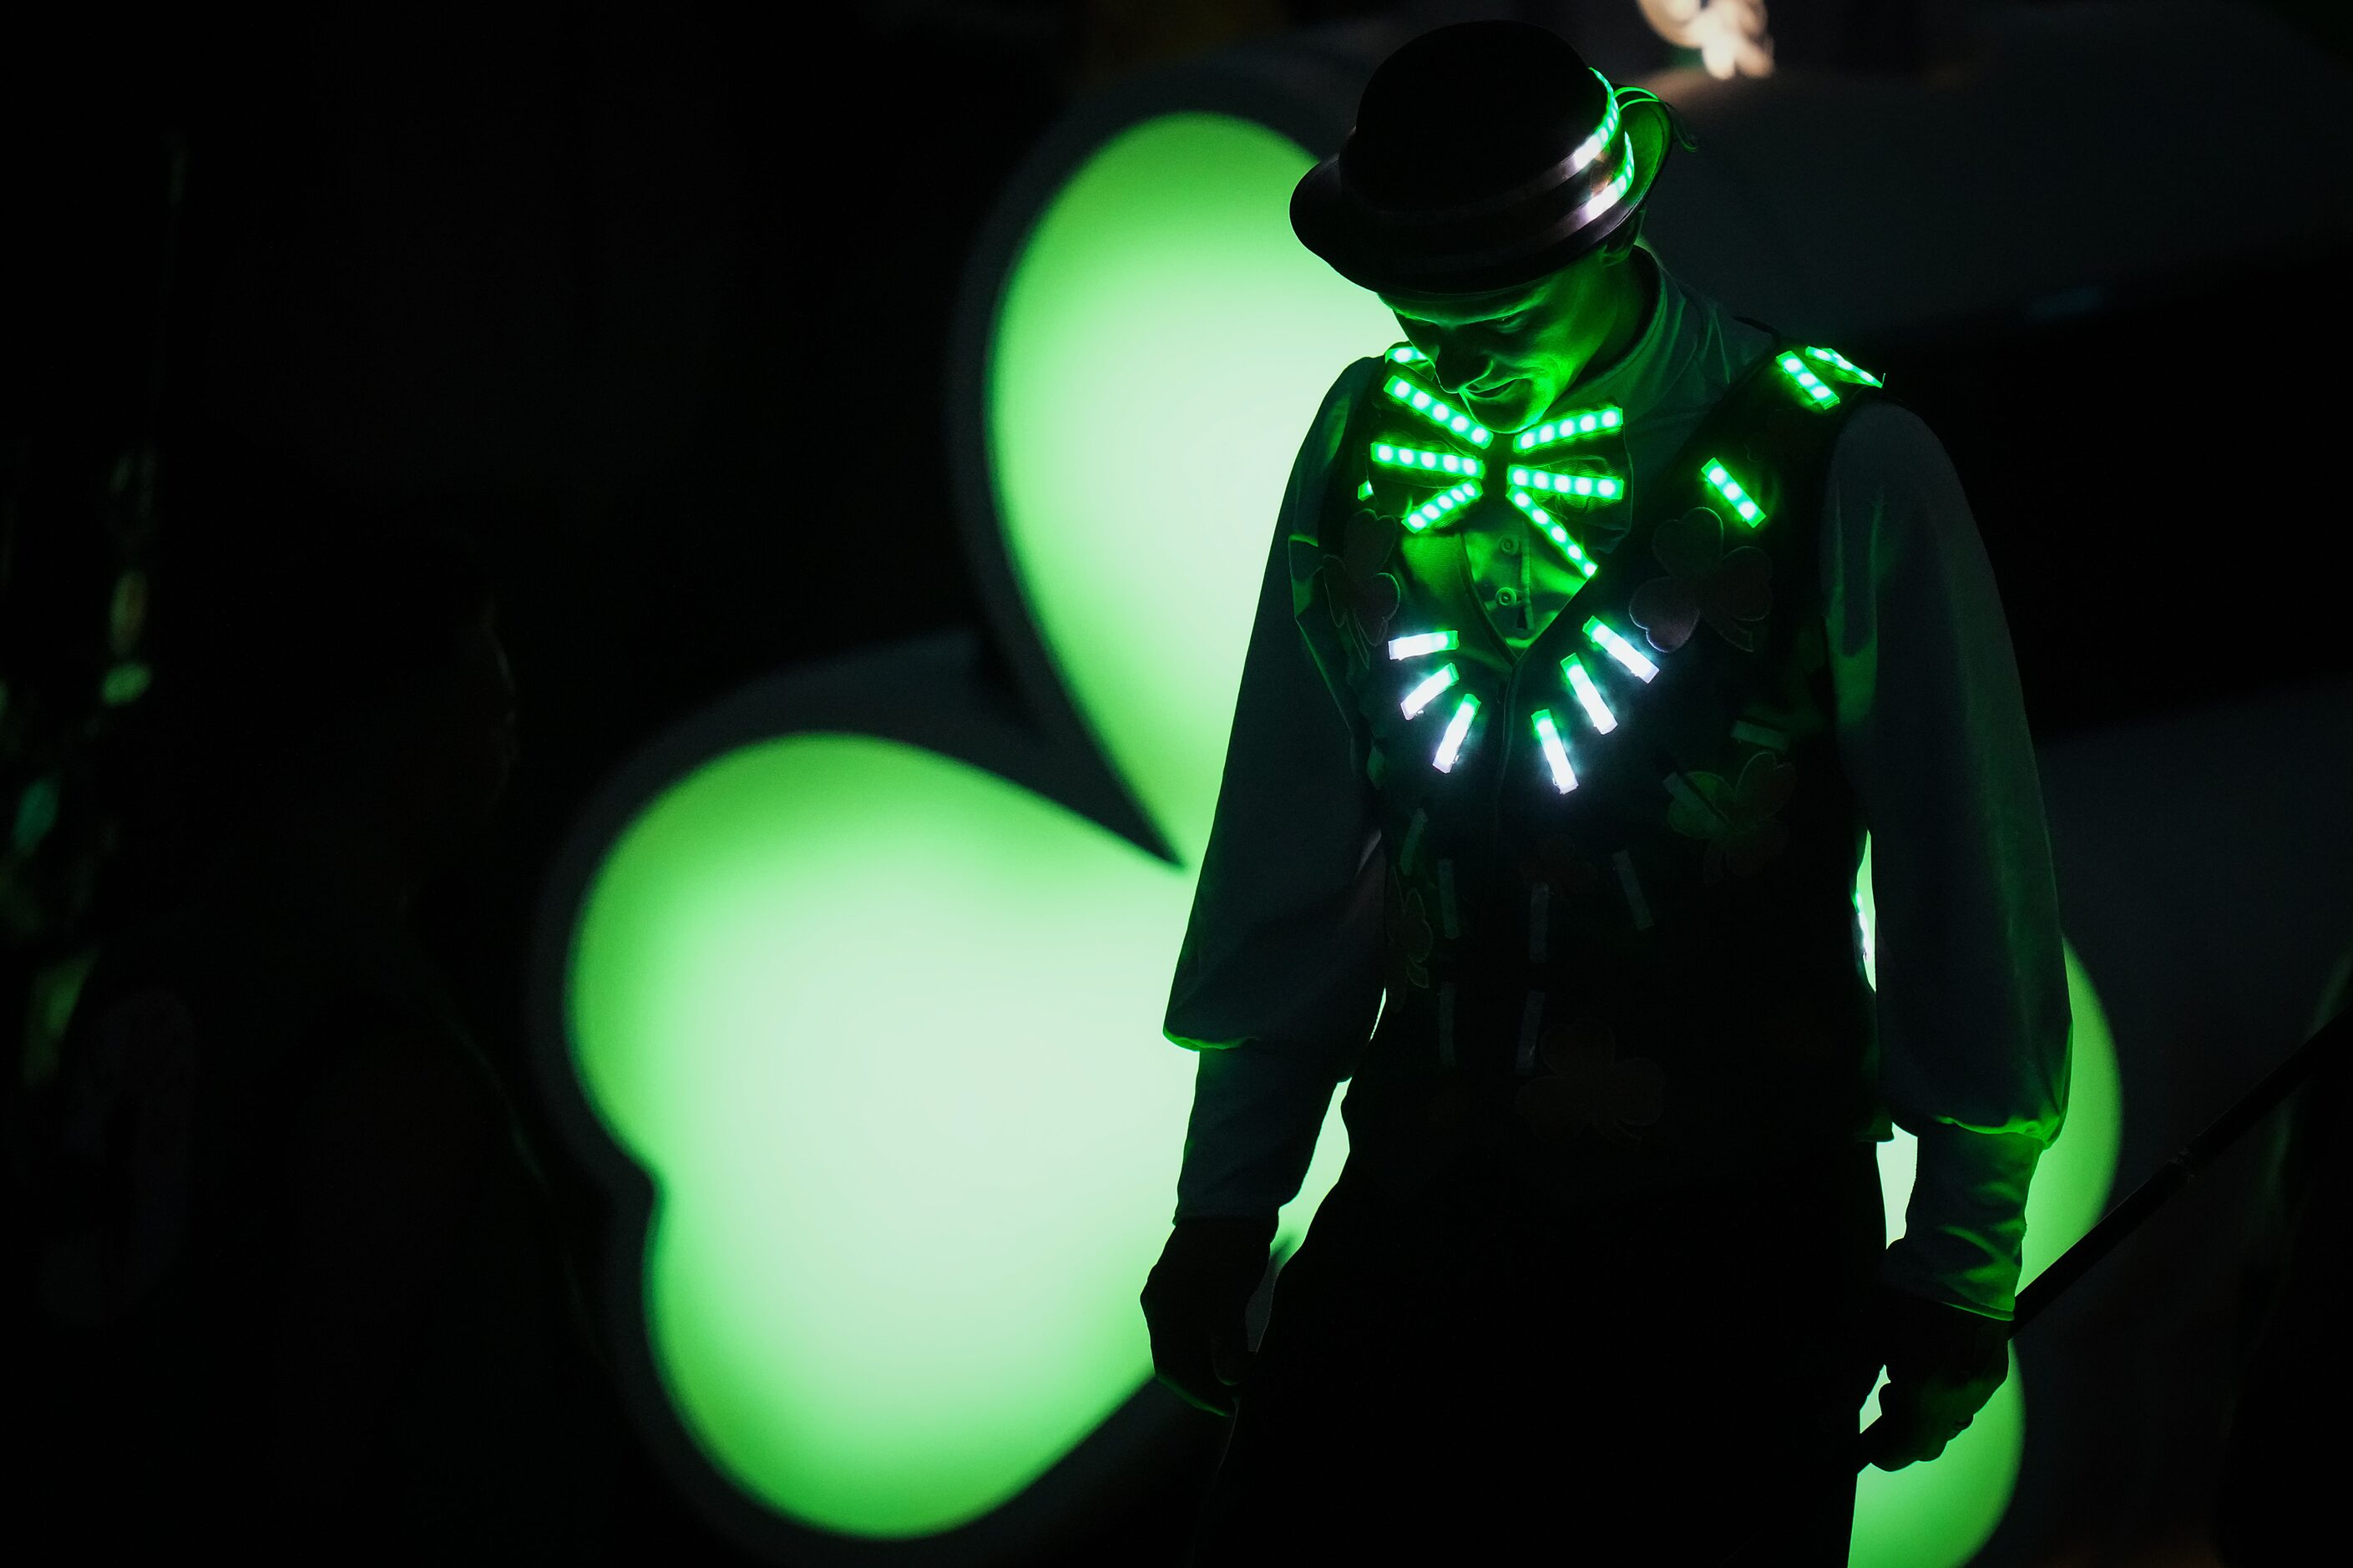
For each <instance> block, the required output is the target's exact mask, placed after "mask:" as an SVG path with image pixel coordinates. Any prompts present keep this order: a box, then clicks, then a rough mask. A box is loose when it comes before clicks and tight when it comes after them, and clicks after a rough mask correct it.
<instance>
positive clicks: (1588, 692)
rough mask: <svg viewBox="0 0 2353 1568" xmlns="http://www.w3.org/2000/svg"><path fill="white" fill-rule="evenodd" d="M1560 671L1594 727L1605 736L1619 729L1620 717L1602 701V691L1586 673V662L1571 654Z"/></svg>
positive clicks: (1562, 664) (1562, 663) (1564, 660)
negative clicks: (1566, 678)
mask: <svg viewBox="0 0 2353 1568" xmlns="http://www.w3.org/2000/svg"><path fill="white" fill-rule="evenodd" d="M1560 670H1561V673H1562V674H1563V675H1566V676H1567V677H1568V689H1570V690H1571V691H1574V692H1576V693H1577V702H1578V704H1579V705H1580V706H1581V707H1583V708H1584V710H1585V716H1586V717H1587V718H1588V719H1590V720H1591V721H1593V727H1594V728H1595V729H1596V730H1598V731H1600V732H1601V733H1602V734H1605V735H1607V734H1608V733H1609V731H1612V730H1615V729H1616V728H1618V716H1617V715H1616V714H1614V713H1612V712H1610V711H1609V704H1608V703H1607V702H1604V701H1602V700H1601V689H1600V688H1599V687H1598V686H1596V685H1594V684H1593V677H1591V676H1590V675H1588V674H1587V673H1586V672H1585V661H1584V660H1583V659H1581V658H1577V655H1575V654H1570V655H1569V656H1568V657H1567V658H1565V659H1562V660H1561V661H1560Z"/></svg>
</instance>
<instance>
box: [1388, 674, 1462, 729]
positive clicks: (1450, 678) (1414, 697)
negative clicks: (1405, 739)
mask: <svg viewBox="0 0 2353 1568" xmlns="http://www.w3.org/2000/svg"><path fill="white" fill-rule="evenodd" d="M1457 679H1460V678H1459V677H1458V676H1456V674H1455V673H1454V667H1453V666H1452V665H1451V664H1450V665H1448V666H1447V667H1446V668H1444V669H1441V670H1440V671H1439V672H1438V673H1437V674H1436V675H1433V676H1431V677H1430V679H1428V680H1425V681H1423V682H1422V683H1421V684H1420V685H1419V686H1417V687H1415V688H1414V689H1412V690H1411V691H1409V692H1407V693H1406V694H1405V701H1404V702H1402V703H1401V704H1399V706H1400V707H1402V708H1403V709H1404V710H1405V716H1406V717H1407V718H1409V719H1419V718H1420V717H1421V710H1423V709H1425V708H1427V707H1429V706H1430V704H1431V703H1432V702H1435V701H1436V700H1438V694H1439V693H1440V692H1441V691H1443V690H1445V689H1447V688H1448V687H1450V686H1451V685H1453V684H1454V682H1455V681H1456V680H1457Z"/></svg>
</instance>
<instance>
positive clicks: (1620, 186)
mask: <svg viewBox="0 0 2353 1568" xmlns="http://www.w3.org/2000/svg"><path fill="white" fill-rule="evenodd" d="M1610 108H1611V109H1612V110H1613V111H1614V110H1616V108H1617V104H1616V102H1615V101H1614V100H1613V101H1612V102H1611V104H1610ZM1623 140H1624V141H1625V143H1626V161H1625V163H1623V164H1622V165H1621V166H1620V168H1619V170H1618V172H1617V173H1616V174H1612V175H1610V176H1609V184H1606V185H1604V186H1602V187H1601V188H1600V189H1599V190H1598V191H1596V192H1594V193H1593V195H1590V196H1588V197H1587V198H1586V200H1585V203H1584V205H1581V206H1579V207H1578V208H1577V212H1576V215H1575V216H1574V217H1572V218H1571V220H1570V227H1571V228H1572V229H1577V228H1582V227H1584V226H1586V225H1587V224H1588V223H1591V222H1592V221H1593V220H1594V219H1595V218H1597V217H1599V216H1601V215H1602V214H1603V213H1605V212H1607V211H1609V208H1611V207H1612V206H1615V205H1617V204H1618V202H1619V200H1620V198H1621V197H1623V196H1624V195H1625V194H1626V191H1627V188H1628V187H1629V186H1630V185H1632V184H1633V183H1634V138H1633V135H1632V133H1631V132H1629V133H1627V134H1626V136H1625V137H1624V138H1623Z"/></svg>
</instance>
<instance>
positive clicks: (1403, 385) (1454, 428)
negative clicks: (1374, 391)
mask: <svg viewBox="0 0 2353 1568" xmlns="http://www.w3.org/2000/svg"><path fill="white" fill-rule="evenodd" d="M1381 390H1382V391H1384V392H1386V393H1388V395H1389V397H1390V398H1391V400H1392V401H1394V402H1397V403H1399V404H1402V405H1404V406H1406V407H1408V408H1410V409H1412V410H1413V411H1414V412H1415V413H1416V414H1419V416H1422V417H1423V418H1424V419H1427V420H1429V421H1430V423H1431V424H1432V425H1435V426H1438V427H1439V428H1440V429H1441V430H1444V431H1447V432H1449V433H1450V434H1451V435H1456V436H1460V437H1463V438H1464V439H1466V440H1468V441H1469V442H1470V443H1471V444H1472V446H1474V447H1484V446H1486V445H1487V443H1488V442H1490V441H1493V439H1494V438H1495V433H1494V432H1493V430H1490V429H1488V428H1487V427H1486V426H1484V425H1482V424H1480V423H1479V422H1478V421H1477V420H1475V419H1473V418H1472V417H1471V416H1469V415H1468V414H1464V413H1461V412H1460V411H1458V410H1456V409H1455V408H1453V407H1451V405H1448V403H1447V402H1446V400H1445V399H1444V398H1442V397H1433V396H1431V395H1430V394H1429V393H1427V392H1425V391H1423V390H1422V389H1421V388H1420V387H1419V386H1416V385H1415V384H1413V383H1411V382H1409V381H1408V380H1407V379H1406V378H1405V377H1403V376H1401V375H1393V376H1391V377H1389V379H1388V385H1387V386H1385V387H1383V388H1382V389H1381Z"/></svg>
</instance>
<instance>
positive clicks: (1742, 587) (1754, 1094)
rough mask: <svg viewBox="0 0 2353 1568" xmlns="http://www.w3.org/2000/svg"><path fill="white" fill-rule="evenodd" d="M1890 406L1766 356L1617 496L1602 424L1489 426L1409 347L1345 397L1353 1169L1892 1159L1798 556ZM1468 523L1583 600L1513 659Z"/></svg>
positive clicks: (1341, 534)
mask: <svg viewBox="0 0 2353 1568" xmlns="http://www.w3.org/2000/svg"><path fill="white" fill-rule="evenodd" d="M1776 336H1777V338H1778V334H1776ZM1792 366H1794V368H1791V367H1792ZM1878 396H1883V393H1882V392H1881V391H1880V390H1879V388H1878V386H1877V384H1876V383H1875V382H1874V381H1873V380H1872V379H1871V378H1870V377H1869V376H1868V374H1867V373H1864V372H1862V371H1859V370H1856V369H1855V368H1854V367H1852V365H1851V364H1849V363H1847V362H1846V361H1845V360H1844V359H1843V358H1841V357H1840V356H1838V355H1836V354H1835V353H1831V352H1830V351H1826V350H1815V349H1810V348H1809V347H1808V346H1807V345H1804V344H1792V343H1779V344H1778V346H1777V347H1776V348H1775V349H1774V351H1773V352H1772V353H1768V354H1767V355H1766V356H1765V357H1764V358H1763V359H1762V360H1761V361H1759V362H1758V363H1757V366H1756V367H1755V368H1753V369H1752V370H1751V371H1749V372H1748V373H1747V374H1746V375H1744V376H1743V377H1742V378H1741V379H1740V380H1739V381H1737V382H1736V383H1735V384H1734V385H1733V386H1732V387H1731V388H1730V389H1729V390H1728V391H1727V393H1726V394H1725V396H1724V398H1723V399H1722V401H1721V402H1719V403H1718V404H1717V405H1716V406H1715V408H1714V409H1712V410H1711V411H1710V412H1709V413H1708V414H1707V416H1705V417H1704V418H1703V419H1702V420H1701V421H1700V423H1699V426H1698V427H1697V428H1696V430H1695V431H1694V434H1693V435H1692V437H1691V438H1690V439H1689V440H1688V441H1687V442H1686V443H1685V445H1684V446H1683V449H1682V451H1680V452H1679V453H1678V454H1677V455H1676V456H1675V458H1673V460H1672V462H1671V463H1670V464H1669V465H1668V466H1667V467H1666V468H1664V469H1663V470H1662V471H1661V472H1660V473H1659V474H1657V475H1655V476H1644V479H1643V487H1642V493H1641V494H1640V495H1638V496H1634V497H1632V498H1630V499H1629V498H1628V497H1627V495H1626V480H1627V477H1628V476H1627V475H1626V474H1625V473H1624V471H1623V457H1622V454H1623V450H1624V447H1623V443H1622V431H1621V430H1620V429H1617V428H1614V427H1613V424H1612V421H1613V419H1615V418H1616V417H1617V411H1616V410H1613V409H1596V410H1593V411H1590V412H1591V415H1592V417H1590V418H1588V419H1582V420H1579V419H1577V418H1575V417H1572V418H1571V419H1570V420H1569V421H1568V426H1567V428H1562V427H1561V426H1559V423H1558V422H1557V421H1556V423H1555V424H1553V425H1539V426H1535V427H1533V428H1532V429H1530V430H1528V431H1524V432H1521V433H1519V434H1518V435H1516V436H1503V435H1490V434H1489V433H1487V432H1485V431H1483V430H1482V429H1480V428H1479V427H1478V426H1475V425H1472V424H1471V422H1470V421H1469V420H1468V419H1467V418H1464V417H1463V416H1461V411H1460V409H1459V408H1458V407H1452V406H1450V405H1449V402H1450V400H1448V399H1446V398H1445V397H1444V396H1443V395H1441V394H1440V389H1439V388H1438V386H1437V384H1436V383H1435V381H1434V380H1433V379H1432V378H1430V375H1429V374H1428V367H1427V366H1426V365H1425V364H1422V363H1419V356H1416V355H1414V354H1413V352H1412V351H1411V349H1410V348H1408V347H1405V346H1402V345H1400V347H1399V348H1398V349H1396V350H1392V351H1391V353H1390V355H1389V357H1388V359H1387V360H1386V361H1384V363H1382V364H1381V366H1380V369H1379V373H1378V374H1375V375H1373V376H1371V377H1370V378H1369V379H1368V380H1367V381H1366V384H1365V386H1364V390H1363V392H1362V394H1361V395H1359V396H1358V397H1357V398H1356V401H1355V404H1354V406H1353V408H1352V411H1351V416H1350V421H1349V426H1348V433H1347V436H1346V437H1345V445H1344V447H1343V448H1342V451H1341V454H1340V457H1339V459H1338V461H1337V463H1336V465H1335V470H1334V474H1333V482H1332V483H1331V485H1330V486H1329V488H1328V489H1327V496H1328V498H1329V499H1328V504H1327V505H1326V507H1325V510H1324V516H1323V518H1322V519H1321V521H1320V531H1321V537H1322V542H1323V549H1324V556H1325V560H1324V569H1323V571H1322V572H1321V574H1319V576H1318V579H1317V592H1316V593H1315V594H1314V596H1313V600H1312V602H1311V603H1310V604H1309V605H1308V606H1307V607H1306V608H1304V609H1303V611H1302V615H1303V616H1306V615H1323V616H1330V617H1331V620H1332V622H1333V623H1334V624H1335V626H1337V628H1338V630H1339V633H1340V636H1339V637H1338V638H1337V639H1336V640H1337V642H1338V644H1339V646H1340V647H1341V648H1342V649H1343V650H1344V652H1343V654H1342V656H1341V657H1340V658H1338V659H1337V660H1335V665H1336V666H1337V668H1335V669H1334V670H1333V671H1332V672H1331V673H1335V674H1337V675H1339V677H1340V679H1341V681H1342V682H1344V683H1345V689H1346V691H1347V693H1348V694H1349V695H1351V696H1352V697H1353V700H1354V709H1355V712H1356V717H1357V721H1358V723H1359V726H1360V728H1359V734H1360V735H1361V736H1362V737H1363V738H1364V739H1365V741H1366V745H1367V750H1366V772H1367V775H1368V776H1369V778H1370V779H1371V781H1372V783H1373V784H1374V785H1375V787H1376V789H1377V792H1378V795H1379V799H1380V815H1381V824H1382V836H1383V840H1384V849H1385V853H1386V855H1387V858H1388V937H1387V953H1388V961H1387V990H1388V994H1387V1000H1386V1002H1385V1004H1384V1008H1383V1012H1382V1016H1381V1019H1380V1023H1379V1025H1378V1026H1377V1029H1376V1030H1375V1033H1374V1036H1373V1038H1372V1039H1371V1041H1370V1042H1369V1043H1368V1044H1367V1045H1366V1048H1365V1052H1364V1055H1363V1058H1362V1059H1361V1061H1360V1064H1359V1066H1358V1068H1357V1069H1356V1073H1355V1075H1354V1079H1353V1082H1352V1083H1351V1086H1350V1088H1349V1091H1348V1094H1347V1098H1346V1100H1345V1102H1344V1107H1343V1114H1344V1116H1345V1120H1346V1122H1347V1127H1348V1135H1349V1142H1350V1147H1351V1150H1352V1153H1353V1157H1354V1158H1355V1159H1356V1161H1357V1162H1358V1163H1361V1164H1362V1165H1364V1166H1365V1167H1366V1168H1367V1169H1368V1172H1369V1173H1372V1174H1374V1175H1375V1176H1376V1177H1377V1179H1379V1180H1381V1181H1383V1182H1384V1183H1385V1184H1391V1185H1397V1186H1401V1187H1412V1186H1414V1185H1417V1184H1419V1183H1420V1182H1422V1181H1424V1180H1426V1179H1427V1178H1428V1177H1429V1176H1430V1175H1431V1174H1432V1173H1435V1172H1436V1171H1438V1170H1439V1169H1441V1168H1444V1167H1447V1166H1449V1165H1453V1164H1456V1163H1460V1162H1461V1160H1463V1159H1464V1158H1466V1157H1476V1158H1480V1159H1483V1160H1490V1161H1492V1160H1493V1159H1495V1158H1497V1157H1500V1159H1501V1160H1502V1161H1503V1162H1504V1163H1505V1164H1506V1165H1507V1166H1508V1168H1509V1170H1510V1171H1511V1172H1513V1173H1516V1174H1517V1176H1518V1177H1520V1178H1521V1179H1522V1180H1524V1181H1525V1183H1527V1184H1530V1185H1532V1186H1533V1187H1535V1189H1537V1190H1538V1191H1540V1192H1544V1193H1546V1194H1549V1195H1552V1196H1554V1197H1556V1198H1558V1199H1559V1200H1561V1201H1564V1202H1568V1203H1577V1202H1582V1201H1588V1200H1590V1199H1593V1198H1597V1197H1608V1196H1611V1195H1616V1194H1627V1193H1631V1192H1636V1191H1641V1190H1646V1189H1651V1188H1656V1187H1661V1186H1670V1185H1679V1184H1685V1183H1690V1182H1696V1181H1706V1180H1712V1179H1722V1178H1725V1177H1728V1176H1732V1175H1735V1174H1736V1173H1740V1172H1744V1171H1754V1170H1757V1169H1758V1168H1760V1167H1764V1166H1769V1165H1773V1164H1777V1163H1794V1162H1797V1161H1801V1160H1806V1159H1810V1158H1819V1157H1822V1156H1826V1155H1829V1154H1831V1153H1834V1152H1836V1150H1837V1149H1839V1148H1840V1147H1842V1146H1845V1145H1848V1144H1851V1143H1852V1142H1858V1141H1866V1140H1873V1139H1880V1138H1884V1137H1886V1136H1887V1135H1888V1123H1887V1118H1886V1113H1885V1110H1884V1107H1883V1103H1882V1101H1881V1099H1880V1095H1879V1089H1878V1057H1877V1046H1876V1038H1875V1031H1874V1026H1873V1025H1874V1020H1873V997H1872V993H1871V990H1870V987H1869V984H1868V983H1867V982H1866V980H1865V978H1864V973H1863V966H1862V943H1861V933H1860V930H1859V925H1858V921H1857V911H1856V907H1855V890H1854V889H1855V873H1856V868H1857V867H1858V864H1859V862H1860V859H1861V856H1862V841H1863V831H1864V824H1863V822H1862V816H1861V814H1860V812H1859V810H1858V808H1857V805H1856V802H1855V799H1854V795H1853V794H1852V790H1851V788H1850V787H1849V784H1848V782H1847V779H1846V775H1845V773H1844V770H1843V769H1842V767H1841V763H1840V760H1839V756H1838V752H1837V748H1836V743H1835V719H1836V712H1837V710H1836V704H1835V700H1834V697H1833V694H1832V690H1831V680H1830V671H1829V668H1828V664H1827V660H1826V658H1825V648H1824V636H1823V630H1822V611H1823V605H1822V604H1821V602H1820V599H1821V595H1820V581H1819V576H1818V566H1817V563H1818V560H1819V556H1818V553H1817V529H1818V526H1819V520H1820V503H1821V494H1822V488H1823V483H1824V479H1825V477H1826V471H1827V468H1828V464H1829V458H1830V454H1831V449H1832V446H1833V443H1834V441H1835V439H1836V437H1837V435H1838V432H1839V430H1840V429H1841V427H1842V426H1843V425H1844V423H1845V421H1846V420H1847V418H1848V417H1850V416H1852V414H1853V412H1854V411H1855V409H1856V408H1857V407H1859V406H1860V405H1862V403H1863V402H1864V401H1866V400H1867V399H1870V398H1873V397H1878ZM1482 436H1483V437H1487V439H1486V440H1485V441H1484V442H1483V443H1482V441H1480V440H1479V437H1482ZM1613 454H1614V457H1613ZM1474 465H1475V466H1476V467H1477V468H1478V469H1479V472H1478V473H1477V474H1476V475H1475V476H1474V475H1472V472H1471V470H1472V468H1473V466H1474ZM1514 469H1517V470H1518V471H1517V472H1516V473H1514ZM1482 509H1483V510H1489V511H1491V512H1492V511H1493V510H1495V509H1501V512H1502V515H1503V517H1504V518H1506V519H1508V521H1509V522H1510V524H1511V526H1512V527H1514V528H1515V529H1517V530H1519V531H1520V532H1519V537H1520V540H1521V545H1520V547H1521V548H1524V549H1527V550H1532V551H1533V550H1554V551H1557V552H1559V554H1560V556H1561V557H1562V558H1563V559H1564V560H1565V561H1567V562H1568V563H1571V564H1572V565H1573V567H1574V569H1575V570H1576V571H1577V572H1578V573H1579V574H1582V575H1584V576H1585V582H1584V584H1583V586H1582V587H1581V588H1580V589H1578V591H1577V594H1576V595H1575V596H1574V597H1573V598H1571V599H1570V600H1569V602H1568V604H1567V606H1566V607H1564V608H1563V609H1561V610H1560V612H1559V613H1558V614H1557V615H1556V616H1554V618H1553V619H1552V621H1551V622H1550V624H1549V625H1547V626H1546V627H1545V628H1544V630H1543V631H1542V633H1541V634H1540V635H1539V636H1538V637H1536V638H1535V641H1534V642H1532V643H1530V644H1529V645H1528V646H1527V647H1526V648H1525V650H1521V651H1516V652H1515V651H1514V648H1513V647H1512V646H1511V644H1510V643H1509V642H1508V641H1507V640H1505V638H1504V637H1503V636H1502V635H1501V633H1500V632H1499V631H1498V630H1497V629H1496V628H1495V626H1493V625H1492V624H1491V623H1490V621H1489V619H1488V618H1487V617H1488V610H1487V607H1486V605H1484V603H1483V602H1482V597H1481V595H1480V594H1479V592H1478V589H1477V585H1476V584H1475V583H1474V582H1473V580H1472V573H1471V569H1470V564H1469V558H1468V556H1467V554H1466V552H1465V548H1464V542H1463V539H1462V527H1461V523H1462V521H1463V520H1464V519H1465V518H1467V517H1471V516H1473V515H1476V513H1477V512H1479V511H1480V510H1482ZM1482 521H1484V520H1482ZM1450 632H1451V633H1452V634H1453V637H1452V638H1451V644H1452V646H1451V647H1450V646H1441V647H1434V648H1425V647H1424V645H1426V644H1427V643H1430V642H1433V641H1441V640H1442V638H1441V637H1440V634H1444V633H1450ZM1414 638H1420V639H1421V642H1420V643H1416V642H1414V641H1410V640H1408V639H1414ZM1326 646H1327V647H1328V646H1330V644H1328V643H1327V644H1326ZM1450 672H1451V674H1450ZM1409 708H1411V709H1412V710H1413V711H1411V712H1410V713H1409V711H1408V709H1409Z"/></svg>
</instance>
